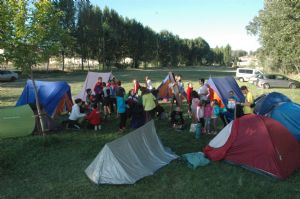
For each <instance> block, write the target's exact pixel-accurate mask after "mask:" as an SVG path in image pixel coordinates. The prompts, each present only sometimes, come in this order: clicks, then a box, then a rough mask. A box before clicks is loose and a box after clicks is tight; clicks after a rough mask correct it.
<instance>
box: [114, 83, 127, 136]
mask: <svg viewBox="0 0 300 199" xmlns="http://www.w3.org/2000/svg"><path fill="white" fill-rule="evenodd" d="M118 85H119V87H118V90H117V93H116V95H117V112H118V114H119V117H120V125H119V132H120V133H122V132H123V131H124V130H125V127H126V119H127V115H126V104H125V100H124V93H125V89H124V88H123V87H121V82H119V83H118Z"/></svg>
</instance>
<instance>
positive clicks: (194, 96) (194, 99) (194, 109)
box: [191, 91, 200, 123]
mask: <svg viewBox="0 0 300 199" xmlns="http://www.w3.org/2000/svg"><path fill="white" fill-rule="evenodd" d="M199 102H200V100H199V97H198V93H197V92H196V91H192V104H191V111H192V120H193V122H194V123H196V122H197V116H196V112H197V106H198V104H199Z"/></svg>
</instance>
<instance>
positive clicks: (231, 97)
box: [227, 91, 238, 113]
mask: <svg viewBox="0 0 300 199" xmlns="http://www.w3.org/2000/svg"><path fill="white" fill-rule="evenodd" d="M237 102H238V98H237V97H236V96H235V95H234V92H233V91H229V97H228V104H227V110H228V111H229V112H230V113H234V109H235V105H236V103H237Z"/></svg>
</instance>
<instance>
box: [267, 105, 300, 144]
mask: <svg viewBox="0 0 300 199" xmlns="http://www.w3.org/2000/svg"><path fill="white" fill-rule="evenodd" d="M271 117H272V118H273V119H275V120H277V121H278V122H280V123H281V124H282V125H283V126H285V127H286V128H287V129H288V130H289V132H290V133H292V134H293V136H294V137H295V138H296V139H297V140H298V141H300V106H299V105H297V104H294V103H292V102H286V103H283V104H281V105H279V106H277V107H276V108H274V110H273V111H272V113H271Z"/></svg>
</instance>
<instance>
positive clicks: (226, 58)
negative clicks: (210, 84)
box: [223, 44, 232, 66]
mask: <svg viewBox="0 0 300 199" xmlns="http://www.w3.org/2000/svg"><path fill="white" fill-rule="evenodd" d="M223 55H224V64H225V65H226V66H231V63H232V56H231V55H232V51H231V47H230V45H229V44H227V45H226V46H225V48H224V52H223Z"/></svg>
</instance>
